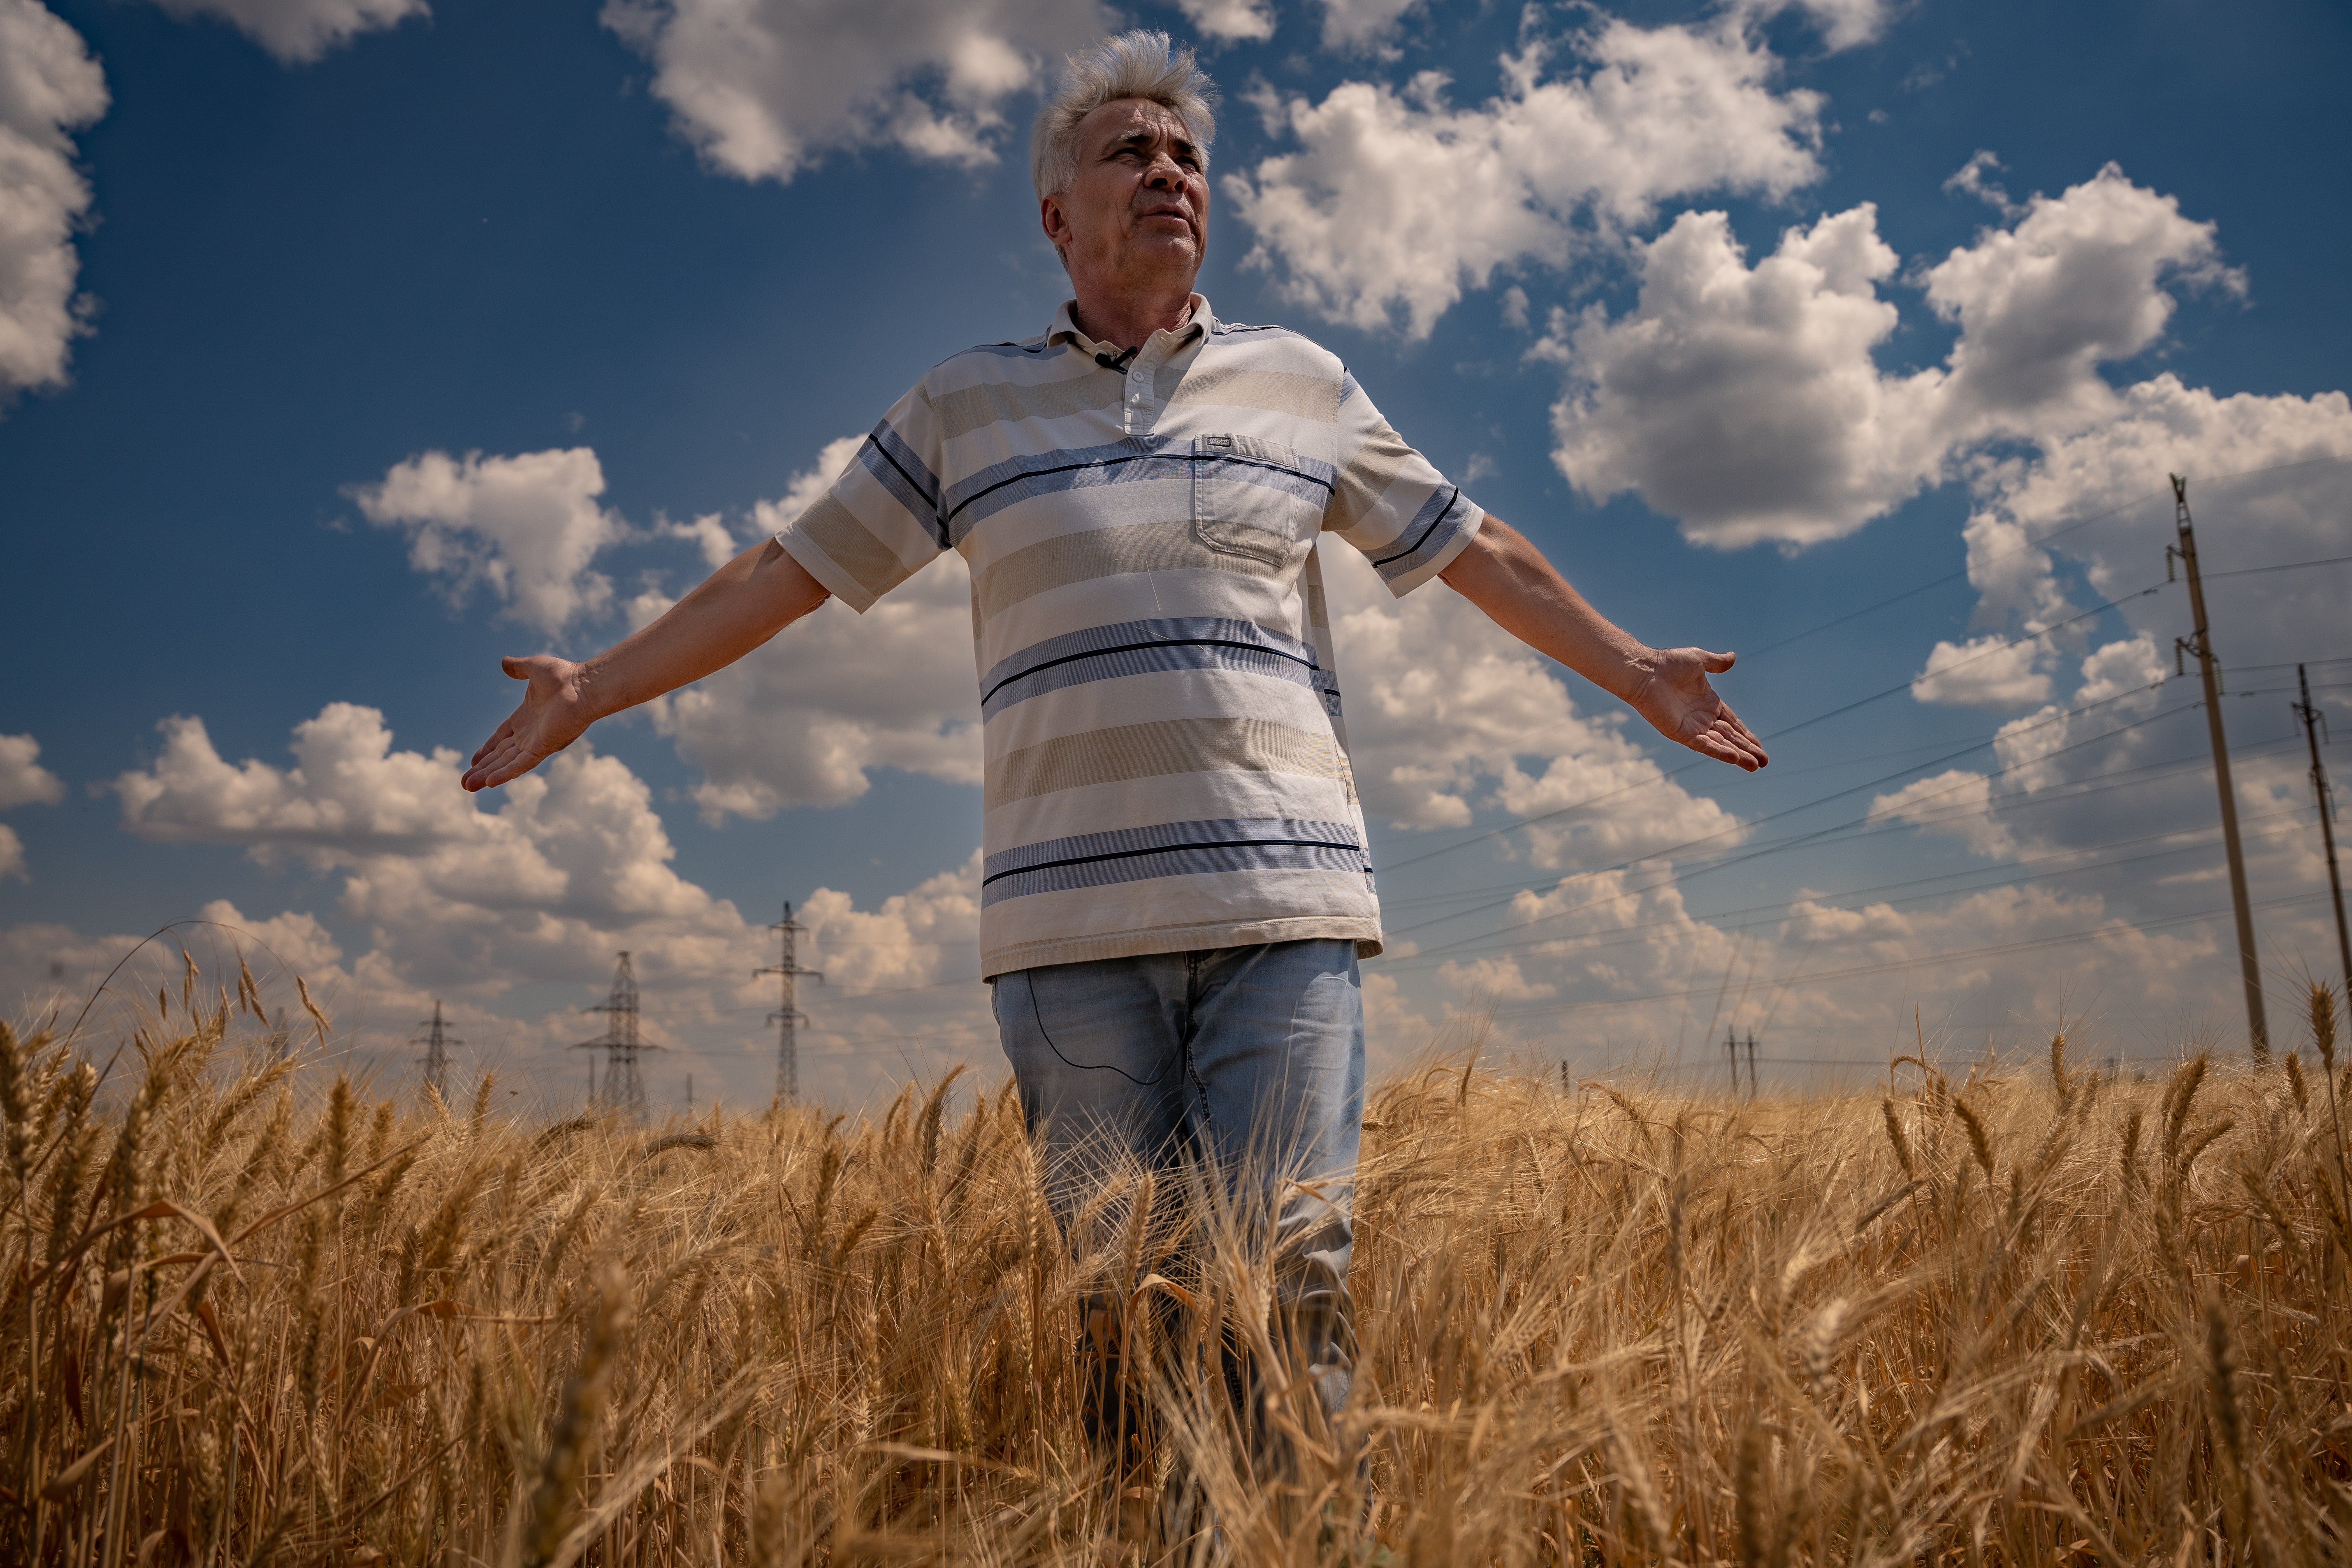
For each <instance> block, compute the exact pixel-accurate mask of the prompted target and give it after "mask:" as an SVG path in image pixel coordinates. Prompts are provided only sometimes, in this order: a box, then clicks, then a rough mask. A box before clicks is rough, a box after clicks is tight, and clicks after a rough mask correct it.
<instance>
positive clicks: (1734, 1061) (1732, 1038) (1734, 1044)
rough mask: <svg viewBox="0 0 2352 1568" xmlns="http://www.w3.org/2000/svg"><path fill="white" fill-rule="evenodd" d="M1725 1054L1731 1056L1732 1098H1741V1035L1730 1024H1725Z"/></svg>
mask: <svg viewBox="0 0 2352 1568" xmlns="http://www.w3.org/2000/svg"><path fill="white" fill-rule="evenodd" d="M1723 1054H1724V1055H1725V1056H1727V1057H1729V1058H1731V1098H1732V1099H1734V1100H1737V1099H1738V1098H1739V1036H1738V1034H1737V1033H1735V1032H1734V1031H1733V1029H1732V1027H1731V1026H1730V1025H1728V1024H1726V1025H1725V1026H1723Z"/></svg>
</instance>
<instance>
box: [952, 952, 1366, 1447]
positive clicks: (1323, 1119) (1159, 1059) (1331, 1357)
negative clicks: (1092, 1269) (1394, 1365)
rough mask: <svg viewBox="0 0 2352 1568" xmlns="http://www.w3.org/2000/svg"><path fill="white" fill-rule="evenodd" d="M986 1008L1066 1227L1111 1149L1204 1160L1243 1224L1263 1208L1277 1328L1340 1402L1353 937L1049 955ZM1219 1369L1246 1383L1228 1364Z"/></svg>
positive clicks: (1345, 1322)
mask: <svg viewBox="0 0 2352 1568" xmlns="http://www.w3.org/2000/svg"><path fill="white" fill-rule="evenodd" d="M994 1007H995V1012H996V1026H997V1030H998V1033H999V1035H1000V1037H1002V1039H1003V1044H1004V1054H1005V1055H1006V1056H1007V1057H1009V1058H1012V1062H1013V1079H1014V1080H1015V1081H1016V1082H1017V1083H1018V1085H1019V1087H1020V1093H1021V1110H1022V1113H1023V1115H1024V1118H1025V1119H1026V1121H1027V1124H1028V1129H1029V1136H1030V1140H1031V1142H1032V1145H1033V1147H1034V1149H1035V1150H1036V1152H1037V1156H1038V1160H1039V1163H1040V1164H1041V1165H1042V1166H1043V1167H1044V1171H1045V1188H1046V1196H1047V1200H1048V1202H1049V1203H1050V1204H1051V1205H1052V1207H1053V1210H1054V1213H1055V1217H1056V1218H1057V1219H1059V1220H1060V1221H1061V1223H1062V1225H1063V1226H1064V1227H1065V1228H1067V1226H1069V1224H1070V1222H1071V1220H1072V1218H1073V1217H1074V1216H1075V1215H1076V1214H1077V1212H1078V1211H1079V1210H1080V1209H1081V1208H1083V1207H1084V1206H1085V1205H1086V1202H1087V1199H1088V1197H1090V1196H1091V1195H1093V1194H1094V1193H1095V1192H1096V1191H1097V1189H1098V1188H1099V1185H1100V1184H1101V1181H1102V1179H1103V1177H1104V1176H1105V1175H1106V1174H1107V1173H1108V1168H1109V1167H1110V1165H1111V1164H1112V1163H1114V1162H1116V1161H1117V1160H1118V1158H1119V1157H1120V1156H1122V1155H1124V1156H1129V1157H1132V1158H1133V1159H1135V1160H1137V1161H1139V1162H1141V1163H1143V1164H1144V1165H1145V1166H1147V1167H1150V1168H1158V1169H1162V1170H1165V1169H1170V1168H1172V1167H1175V1166H1177V1165H1178V1164H1180V1163H1181V1162H1183V1161H1184V1160H1186V1159H1187V1158H1190V1159H1192V1160H1195V1161H1198V1162H1200V1163H1202V1164H1204V1165H1206V1166H1207V1167H1208V1168H1209V1169H1210V1170H1212V1171H1213V1172H1214V1173H1216V1174H1217V1176H1218V1178H1219V1179H1220V1180H1221V1181H1222V1182H1223V1184H1225V1192H1226V1194H1227V1195H1228V1196H1229V1197H1230V1198H1231V1199H1232V1200H1233V1202H1234V1206H1235V1209H1236V1211H1237V1214H1238V1216H1239V1217H1240V1218H1241V1219H1242V1222H1243V1223H1244V1225H1247V1226H1255V1225H1256V1224H1258V1223H1261V1222H1262V1221H1263V1220H1264V1219H1265V1218H1267V1217H1269V1216H1270V1217H1271V1218H1272V1219H1273V1222H1274V1237H1275V1243H1276V1256H1275V1259H1274V1277H1275V1305H1276V1319H1277V1322H1276V1325H1275V1327H1276V1331H1277V1333H1278V1334H1279V1336H1280V1339H1281V1341H1283V1342H1286V1350H1287V1352H1288V1353H1289V1355H1290V1356H1291V1357H1292V1358H1293V1359H1294V1362H1295V1363H1296V1364H1297V1365H1298V1366H1299V1367H1301V1368H1302V1369H1303V1370H1304V1371H1306V1372H1307V1374H1308V1375H1310V1376H1311V1377H1312V1378H1313V1379H1314V1380H1315V1386H1316V1390H1317V1393H1318V1395H1319V1398H1320V1401H1321V1403H1322V1405H1323V1407H1324V1409H1325V1410H1326V1411H1327V1412H1328V1413H1330V1414H1333V1415H1336V1414H1338V1412H1339V1409H1340V1407H1341V1406H1342V1405H1345V1404H1346V1402H1347V1398H1348V1388H1349V1373H1350V1369H1351V1366H1352V1353H1351V1352H1352V1349H1353V1344H1354V1341H1353V1336H1352V1333H1351V1331H1350V1324H1349V1318H1350V1304H1349V1299H1348V1254H1349V1249H1350V1248H1351V1247H1352V1246H1353V1244H1354V1240H1355V1226H1354V1220H1353V1217H1352V1216H1353V1211H1354V1199H1355V1181H1356V1149H1357V1143H1358V1141H1359V1139H1360V1136H1361V1132H1362V1127H1363V1120H1364V996H1363V987H1362V983H1361V981H1360V977H1359V975H1358V973H1357V970H1356V946H1355V943H1354V942H1349V941H1342V940H1336V939H1326V940H1318V941H1309V942H1273V943H1264V944H1260V945H1256V946H1251V947H1226V948H1213V949H1206V950H1202V951H1200V952H1161V953H1150V954H1145V955H1143V956H1140V957H1136V958H1114V959H1102V960H1098V961H1096V962H1093V963H1057V964H1049V965H1046V966H1044V967H1042V968H1037V969H1026V970H1019V971H1015V972H1014V973H1010V974H1004V975H1000V976H999V977H998V978H997V981H996V984H995V995H994ZM1300 1184H1311V1186H1312V1189H1313V1190H1312V1191H1308V1190H1306V1188H1305V1187H1302V1186H1301V1185H1300ZM1132 1285H1133V1282H1132V1281H1129V1288H1130V1289H1131V1288H1132ZM1228 1376H1229V1377H1233V1378H1236V1379H1238V1380H1240V1382H1241V1383H1244V1384H1245V1383H1246V1382H1247V1381H1248V1379H1247V1374H1246V1373H1237V1372H1235V1371H1234V1369H1233V1368H1232V1367H1231V1366H1230V1365H1229V1367H1228ZM1234 1394H1235V1395H1236V1396H1237V1397H1239V1398H1246V1397H1247V1390H1246V1388H1245V1387H1244V1386H1240V1385H1237V1386H1236V1387H1235V1388H1234ZM1253 1425H1254V1423H1253Z"/></svg>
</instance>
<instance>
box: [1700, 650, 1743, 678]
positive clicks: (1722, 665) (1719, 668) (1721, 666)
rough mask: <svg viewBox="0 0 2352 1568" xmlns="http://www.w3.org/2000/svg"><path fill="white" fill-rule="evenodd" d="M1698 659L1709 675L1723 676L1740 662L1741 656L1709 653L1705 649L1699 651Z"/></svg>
mask: <svg viewBox="0 0 2352 1568" xmlns="http://www.w3.org/2000/svg"><path fill="white" fill-rule="evenodd" d="M1698 658H1699V662H1700V663H1701V664H1703V665H1705V666H1706V672H1707V673H1708V674H1709V675H1721V674H1722V673H1723V672H1724V671H1725V670H1727V669H1729V668H1731V667H1732V666H1733V665H1735V664H1738V662H1739V656H1738V654H1736V653H1709V652H1707V651H1706V649H1705V648H1701V649H1699V650H1698Z"/></svg>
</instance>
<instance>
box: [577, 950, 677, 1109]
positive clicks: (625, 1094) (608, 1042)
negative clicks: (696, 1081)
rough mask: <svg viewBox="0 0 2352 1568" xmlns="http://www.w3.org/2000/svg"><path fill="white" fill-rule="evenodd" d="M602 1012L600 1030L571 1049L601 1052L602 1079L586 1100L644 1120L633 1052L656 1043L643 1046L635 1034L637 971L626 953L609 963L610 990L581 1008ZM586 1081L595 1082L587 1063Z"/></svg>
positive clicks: (642, 1094)
mask: <svg viewBox="0 0 2352 1568" xmlns="http://www.w3.org/2000/svg"><path fill="white" fill-rule="evenodd" d="M583 1011H585V1012H590V1013H602V1014H604V1035H603V1036H602V1037H599V1038H597V1039H593V1040H582V1041H580V1042H579V1043H578V1044H576V1045H574V1046H573V1047H572V1049H573V1050H576V1051H603V1052H604V1084H603V1086H602V1088H601V1089H597V1088H594V1087H592V1088H591V1090H590V1095H589V1103H590V1106H591V1108H592V1109H593V1108H595V1107H599V1106H601V1107H603V1108H604V1109H605V1110H617V1111H619V1112H620V1113H621V1114H622V1115H624V1116H626V1117H627V1118H629V1120H630V1121H644V1120H645V1119H646V1083H645V1079H642V1078H640V1077H638V1076H637V1053H638V1052H640V1051H657V1050H659V1049H661V1047H659V1046H649V1045H646V1043H645V1042H644V1041H643V1040H641V1039H639V1038H638V1037H637V972H636V970H635V967H634V966H633V965H631V963H629V955H628V954H627V953H625V952H624V953H623V954H621V959H620V962H619V963H615V964H614V966H613V989H612V992H611V994H608V995H607V996H606V997H605V998H604V1002H603V1003H602V1004H601V1005H597V1006H594V1007H589V1008H584V1009H583ZM589 1075H590V1076H589V1082H590V1084H591V1085H592V1086H594V1085H595V1081H596V1080H595V1076H594V1075H595V1068H594V1065H593V1062H592V1064H591V1065H590V1068H589Z"/></svg>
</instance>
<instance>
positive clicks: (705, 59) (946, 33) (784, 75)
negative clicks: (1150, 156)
mask: <svg viewBox="0 0 2352 1568" xmlns="http://www.w3.org/2000/svg"><path fill="white" fill-rule="evenodd" d="M1231 8H1232V7H1231V6H1228V7H1227V9H1228V10H1230V9H1231ZM603 16H604V25H605V26H608V27H610V28H612V29H613V30H614V32H615V33H617V34H619V35H620V36H621V37H623V38H624V39H625V40H626V41H627V42H628V43H629V45H630V46H631V47H634V48H635V49H636V50H637V51H638V52H639V53H640V54H642V55H644V56H645V57H646V58H647V59H648V60H649V61H651V62H652V64H653V68H654V77H653V90H654V94H655V96H656V97H657V98H659V99H660V100H662V101H663V102H664V103H666V104H667V105H668V106H669V109H670V111H671V115H672V117H673V123H674V124H675V125H676V127H677V131H678V132H679V133H680V134H681V135H682V136H684V137H685V138H686V139H687V141H688V142H691V143H692V144H693V145H694V147H695V148H696V150H697V151H698V152H699V153H701V154H702V156H703V157H704V158H705V159H706V160H707V161H708V162H709V163H710V164H711V165H712V166H713V167H715V168H717V169H719V170H720V171H722V172H724V173H726V174H734V175H737V176H739V177H740V178H742V179H746V180H761V179H772V180H790V179H791V178H792V177H793V175H794V174H797V173H798V172H799V171H800V170H801V169H803V167H805V166H807V165H808V164H809V163H813V162H814V161H815V160H816V159H817V158H819V157H820V156H822V155H823V154H824V153H825V152H827V151H829V150H832V149H835V148H848V147H864V146H895V147H898V148H899V149H901V150H902V151H904V152H906V153H909V154H911V155H913V156H915V157H918V158H928V159H933V160H936V161H939V162H942V163H958V164H963V165H967V166H969V165H972V164H979V163H989V162H992V161H993V159H994V158H995V156H996V152H995V143H996V142H997V141H998V140H999V139H1000V137H1001V134H1002V133H1003V131H1004V129H1005V126H1006V123H1007V121H1006V114H1005V110H1006V107H1007V105H1008V104H1009V103H1010V102H1011V100H1013V99H1014V98H1015V97H1016V96H1018V95H1019V94H1021V93H1022V92H1024V91H1025V90H1027V89H1029V88H1030V87H1031V86H1033V85H1034V83H1035V82H1036V81H1037V79H1039V77H1040V76H1041V74H1043V72H1044V71H1045V68H1046V67H1047V65H1048V62H1049V61H1051V60H1054V59H1055V58H1058V56H1059V55H1060V54H1061V53H1062V52H1063V51H1066V50H1068V49H1071V48H1074V47H1077V46H1079V45H1081V44H1083V43H1085V42H1087V40H1088V39H1090V38H1092V37H1096V36H1097V35H1099V34H1100V33H1102V32H1104V31H1106V30H1107V28H1108V13H1107V12H1106V11H1105V10H1104V9H1103V8H1102V6H1101V5H1097V3H1096V0H969V3H967V4H962V5H938V4H936V3H934V0H607V3H606V5H605V6H604V13H603Z"/></svg>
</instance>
